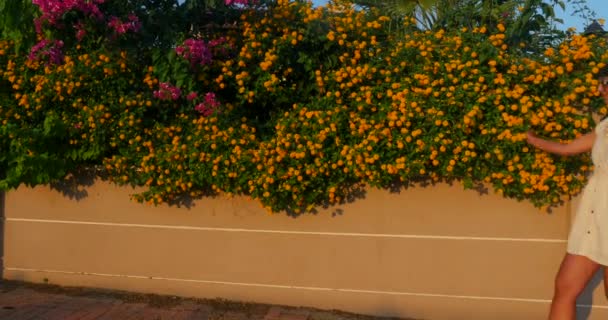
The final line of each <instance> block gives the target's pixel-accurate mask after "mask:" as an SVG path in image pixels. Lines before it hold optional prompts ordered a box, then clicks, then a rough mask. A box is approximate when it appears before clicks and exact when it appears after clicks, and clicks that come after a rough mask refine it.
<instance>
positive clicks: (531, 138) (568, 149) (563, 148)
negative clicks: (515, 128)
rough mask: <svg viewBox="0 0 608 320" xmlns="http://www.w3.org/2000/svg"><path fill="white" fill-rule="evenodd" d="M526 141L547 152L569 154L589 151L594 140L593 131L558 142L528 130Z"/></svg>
mask: <svg viewBox="0 0 608 320" xmlns="http://www.w3.org/2000/svg"><path fill="white" fill-rule="evenodd" d="M527 139H528V143H529V144H531V145H533V146H535V147H537V148H539V149H541V150H543V151H546V152H549V153H554V154H558V155H562V156H571V155H575V154H579V153H583V152H587V151H590V150H591V148H592V147H593V143H594V142H595V131H593V132H591V133H588V134H586V135H584V136H581V137H578V138H576V139H574V140H572V141H570V142H569V143H559V142H554V141H549V140H545V139H542V138H539V137H537V136H536V135H535V134H534V133H532V132H528V135H527Z"/></svg>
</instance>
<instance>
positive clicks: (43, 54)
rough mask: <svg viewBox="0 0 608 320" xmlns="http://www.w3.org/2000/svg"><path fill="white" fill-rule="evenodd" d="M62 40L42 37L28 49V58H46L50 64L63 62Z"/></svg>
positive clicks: (39, 59)
mask: <svg viewBox="0 0 608 320" xmlns="http://www.w3.org/2000/svg"><path fill="white" fill-rule="evenodd" d="M62 48H63V41H60V40H53V41H51V40H47V39H43V40H41V41H40V42H38V43H37V44H35V45H34V46H33V47H32V49H31V50H30V54H29V55H28V59H30V60H33V61H41V60H46V61H47V62H50V63H52V64H62V63H63V59H64V56H63V50H62Z"/></svg>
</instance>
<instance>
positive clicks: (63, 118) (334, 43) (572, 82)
mask: <svg viewBox="0 0 608 320" xmlns="http://www.w3.org/2000/svg"><path fill="white" fill-rule="evenodd" d="M159 1H160V0H159ZM159 1H139V2H138V1H130V2H113V1H108V2H106V3H105V5H107V6H108V7H106V8H105V10H106V12H107V13H108V14H109V13H110V12H111V13H112V15H117V16H121V15H125V14H129V13H131V12H132V11H136V12H137V10H139V8H141V5H142V4H144V5H148V6H155V5H158V7H155V8H164V9H163V10H164V13H166V14H167V17H173V18H174V17H191V16H190V15H189V14H190V13H192V11H188V10H194V9H193V8H199V9H200V8H201V7H197V6H195V5H193V3H191V2H187V3H186V4H184V5H181V6H179V5H175V3H173V2H172V1H168V0H167V1H160V2H159ZM163 5H166V6H165V7H163ZM208 6H209V7H208ZM210 6H211V4H204V8H211V7H210ZM218 6H219V4H218ZM216 8H217V10H226V12H227V15H225V16H221V17H213V20H209V21H218V22H217V24H213V26H211V27H210V28H203V27H202V26H204V24H203V22H200V21H190V20H188V19H186V20H185V21H177V22H172V21H169V20H171V19H172V18H171V19H169V18H166V17H165V18H166V21H165V20H163V19H164V18H162V17H161V16H162V15H163V12H161V11H157V12H156V13H154V14H157V15H158V17H156V18H154V19H150V20H149V21H143V26H142V28H143V29H142V31H141V33H134V34H130V35H128V36H125V37H124V38H120V39H106V38H103V37H102V35H104V34H105V32H106V31H107V30H105V31H104V28H105V27H106V26H98V28H99V32H98V33H96V35H97V36H96V37H92V38H91V39H90V40H86V41H81V42H78V41H66V42H65V43H66V45H65V47H64V48H63V50H64V51H63V54H64V55H65V58H64V59H63V60H62V62H61V63H58V64H51V63H48V62H45V61H31V60H29V59H28V57H27V55H25V54H23V53H17V52H15V50H14V47H15V43H14V42H13V41H12V40H1V41H0V171H2V172H3V173H4V174H3V175H2V176H0V188H1V189H2V190H7V189H10V188H14V187H17V186H18V185H20V184H28V185H36V184H46V183H50V182H55V181H57V180H60V179H62V178H64V177H65V176H66V175H68V174H69V173H75V172H77V171H78V170H79V169H81V168H83V167H95V168H102V170H103V172H104V176H107V177H108V178H109V179H111V180H112V181H114V182H116V183H118V184H130V185H135V186H140V187H142V189H141V190H142V192H141V193H138V194H136V195H134V196H133V197H134V198H135V199H136V200H138V201H146V202H150V203H153V204H159V203H163V202H169V203H176V202H177V203H179V202H180V201H183V200H184V199H186V198H189V197H199V196H205V195H215V194H225V195H232V194H242V195H247V196H250V197H252V198H254V199H257V200H258V201H260V202H261V203H262V205H263V206H265V207H267V208H269V209H270V210H272V211H281V210H286V211H288V212H301V211H306V210H314V208H315V207H316V206H319V205H331V204H336V203H341V202H344V201H349V200H351V199H354V198H356V197H357V196H359V195H360V194H361V192H363V191H364V190H365V188H367V187H369V186H373V187H378V188H395V187H398V186H399V185H401V184H409V183H413V182H430V183H433V182H439V181H460V182H462V183H463V185H464V186H465V187H474V186H476V185H479V184H484V185H486V186H489V187H492V188H493V189H494V191H495V192H497V193H499V194H502V195H504V196H506V197H509V198H514V199H519V200H526V201H530V202H532V203H534V204H535V205H537V206H550V205H557V204H559V203H560V201H563V200H566V199H568V197H570V196H572V195H575V194H577V193H578V192H579V191H580V189H581V187H582V186H583V185H584V182H585V179H586V178H585V174H586V173H587V172H588V171H589V170H590V166H589V165H590V163H589V158H588V157H587V156H579V157H571V158H560V157H555V156H551V155H548V154H546V153H543V152H540V151H539V150H534V149H531V148H530V147H529V146H528V145H527V144H526V143H525V132H526V131H527V130H530V129H533V130H534V131H536V132H539V133H540V134H541V135H543V136H546V137H548V138H552V139H554V140H557V141H567V140H570V139H573V138H575V137H577V136H580V135H581V134H584V133H586V132H588V131H589V130H591V129H592V128H593V125H594V123H593V120H592V119H591V115H590V112H589V111H594V112H598V113H600V114H604V115H605V114H608V109H607V108H606V107H605V106H604V105H603V102H602V100H601V99H600V98H599V97H598V92H597V80H595V79H594V77H595V76H596V74H597V73H598V71H599V69H600V68H602V67H604V66H605V60H606V59H608V54H607V53H606V41H605V39H598V38H595V37H593V36H591V37H583V36H579V35H570V36H568V37H567V38H565V39H564V40H563V41H562V42H560V43H558V44H555V45H554V44H553V43H552V42H548V44H547V45H548V46H549V47H548V48H547V49H545V50H543V51H542V52H541V53H540V54H537V55H527V54H525V53H522V52H521V51H520V50H514V48H513V47H512V45H511V43H510V42H509V41H511V40H510V39H511V36H512V33H509V32H511V31H512V30H513V29H509V27H508V24H507V23H506V22H505V23H504V24H503V23H502V22H501V21H494V20H492V19H494V18H492V17H493V16H492V15H485V16H484V15H482V16H480V17H479V19H480V20H479V21H477V22H474V24H472V25H470V27H468V28H450V29H437V30H423V31H421V30H417V28H415V26H414V24H415V22H413V23H410V20H407V19H405V20H404V19H402V18H399V19H400V20H399V23H405V27H404V29H403V34H402V35H401V36H399V37H396V36H394V35H393V34H392V33H391V30H390V28H391V24H393V23H395V20H393V19H391V18H390V17H388V16H386V15H384V14H383V12H382V11H381V10H378V9H370V10H358V9H356V8H355V7H354V6H353V5H352V4H351V3H349V2H338V3H333V4H330V5H329V6H328V7H326V8H324V7H321V8H312V7H311V4H310V3H307V2H304V1H302V2H299V1H295V2H293V1H291V2H290V1H286V0H279V1H277V2H276V3H270V2H269V3H263V4H262V3H261V4H259V5H258V6H255V7H252V8H247V7H238V6H236V7H234V8H227V7H225V8H223V9H220V8H219V7H216ZM199 9H196V10H199ZM484 10H485V9H484ZM487 10H490V9H487ZM148 11H149V10H145V12H144V11H142V12H138V13H137V14H138V15H139V16H140V17H141V19H144V17H145V16H146V15H145V14H144V13H147V12H148ZM524 11H525V10H524ZM188 12H190V13H188ZM199 13H200V12H199ZM548 13H550V12H548ZM150 14H152V13H150ZM197 14H198V13H197ZM200 14H202V13H200ZM206 14H207V13H205V15H206ZM492 14H494V13H492ZM237 15H238V16H239V18H238V20H232V19H234V17H236V16H237ZM483 17H486V18H488V17H490V18H488V20H483V19H482V18H483ZM66 19H70V18H69V17H66ZM222 19H227V20H226V21H231V22H230V23H229V24H225V23H223V22H221V21H222ZM475 19H477V18H475ZM514 19H515V18H514ZM533 19H535V18H533V16H530V18H529V19H528V20H533ZM237 21H238V22H237ZM484 21H485V23H487V24H488V25H487V26H486V25H484ZM195 22H196V23H195ZM173 23H174V24H173ZM205 23H206V21H205ZM214 23H215V22H214ZM478 24H479V25H478ZM161 26H173V27H174V29H173V30H164V31H163V30H159V29H157V28H160V27H161ZM193 26H194V27H193ZM91 30H93V29H91ZM95 30H97V29H95ZM64 31H65V30H64ZM50 32H51V33H53V32H55V33H53V34H54V36H55V37H59V36H63V37H65V38H66V39H67V38H69V37H71V36H72V35H71V34H70V33H68V32H66V33H64V34H62V33H61V32H63V31H62V30H50ZM156 32H158V34H157V35H156V36H153V34H155V33H156ZM100 37H101V38H100ZM99 39H101V40H99ZM186 39H189V40H191V41H194V42H196V43H197V45H200V46H201V47H205V48H207V49H209V51H208V52H206V51H205V52H206V53H205V54H206V55H208V57H212V59H210V60H209V61H207V60H205V61H204V62H200V61H195V62H196V63H193V62H192V60H188V59H186V58H184V54H183V52H182V53H181V54H180V53H179V51H178V50H177V49H178V48H181V47H183V46H184V45H185V42H184V40H186ZM211 43H213V44H211ZM144 44H145V45H144ZM161 83H162V84H163V85H164V86H165V87H166V88H170V89H171V90H175V92H173V91H172V93H175V95H174V96H171V95H170V96H166V97H165V96H163V95H162V94H160V93H159V92H160V91H162V90H163V89H162V87H161ZM178 88H179V90H177V89H178ZM167 90H169V89H167ZM176 92H179V94H177V93H176ZM161 93H162V92H161ZM188 97H189V98H188ZM218 101H219V103H221V105H220V106H219V107H218V108H216V109H210V110H206V111H209V112H206V111H204V112H203V111H201V110H204V108H199V107H201V105H202V106H203V107H205V106H206V105H205V104H206V103H207V104H209V103H211V104H213V105H214V106H215V104H216V103H218Z"/></svg>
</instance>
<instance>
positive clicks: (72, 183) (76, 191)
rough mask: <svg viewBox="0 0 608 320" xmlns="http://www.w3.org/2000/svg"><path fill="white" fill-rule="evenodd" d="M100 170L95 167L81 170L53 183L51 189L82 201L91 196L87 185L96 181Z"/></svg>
mask: <svg viewBox="0 0 608 320" xmlns="http://www.w3.org/2000/svg"><path fill="white" fill-rule="evenodd" d="M97 176H98V172H97V170H95V169H89V170H80V171H79V172H76V173H74V174H71V175H69V176H67V177H66V178H65V179H63V180H60V181H57V182H53V183H51V185H50V187H51V189H53V190H55V191H57V192H59V193H61V194H62V195H63V196H64V197H67V198H69V199H71V200H76V201H80V200H82V199H84V198H86V197H88V196H89V193H88V192H87V187H90V186H92V185H93V184H94V183H95V179H96V178H97Z"/></svg>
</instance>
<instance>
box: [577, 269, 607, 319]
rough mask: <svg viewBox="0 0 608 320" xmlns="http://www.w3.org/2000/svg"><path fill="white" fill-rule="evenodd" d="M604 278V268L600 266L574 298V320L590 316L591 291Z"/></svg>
mask: <svg viewBox="0 0 608 320" xmlns="http://www.w3.org/2000/svg"><path fill="white" fill-rule="evenodd" d="M603 279H604V269H603V268H600V270H598V271H597V272H596V273H595V275H594V276H593V278H592V279H591V281H589V283H588V284H587V287H585V290H583V293H582V294H581V295H580V297H578V299H577V300H576V306H577V307H576V320H587V319H589V317H590V316H591V311H592V306H593V292H594V291H595V289H596V288H597V287H598V286H599V285H600V284H601V283H602V280H603Z"/></svg>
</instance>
